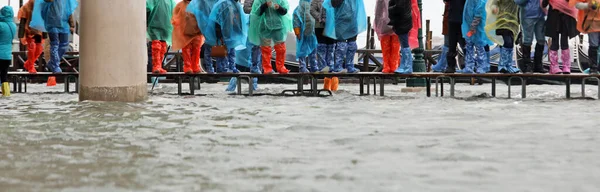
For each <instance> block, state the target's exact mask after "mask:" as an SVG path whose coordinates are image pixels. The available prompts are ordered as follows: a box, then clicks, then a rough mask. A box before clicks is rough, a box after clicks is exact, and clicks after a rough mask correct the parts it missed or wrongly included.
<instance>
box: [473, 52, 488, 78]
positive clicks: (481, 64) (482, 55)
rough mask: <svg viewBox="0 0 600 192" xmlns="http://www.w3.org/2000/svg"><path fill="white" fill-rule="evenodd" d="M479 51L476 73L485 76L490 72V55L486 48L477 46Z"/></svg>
mask: <svg viewBox="0 0 600 192" xmlns="http://www.w3.org/2000/svg"><path fill="white" fill-rule="evenodd" d="M475 49H476V51H477V57H476V58H475V62H476V63H477V70H476V72H477V73H479V74H484V73H487V72H489V71H490V70H489V69H490V62H489V60H490V59H489V57H488V55H489V53H488V52H486V51H485V48H483V47H482V46H475Z"/></svg>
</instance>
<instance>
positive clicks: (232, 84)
mask: <svg viewBox="0 0 600 192" xmlns="http://www.w3.org/2000/svg"><path fill="white" fill-rule="evenodd" d="M235 88H237V78H235V77H232V78H231V79H229V85H227V88H226V89H225V92H234V91H235Z"/></svg>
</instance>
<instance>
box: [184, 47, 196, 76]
mask: <svg viewBox="0 0 600 192" xmlns="http://www.w3.org/2000/svg"><path fill="white" fill-rule="evenodd" d="M192 46H193V45H192V44H191V43H190V44H188V45H186V46H185V47H184V48H183V49H181V52H182V54H181V55H182V56H183V73H185V74H192V73H194V70H193V69H192V60H193V58H192V49H193V48H192Z"/></svg>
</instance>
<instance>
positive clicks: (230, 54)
mask: <svg viewBox="0 0 600 192" xmlns="http://www.w3.org/2000/svg"><path fill="white" fill-rule="evenodd" d="M227 64H228V68H227V72H228V73H240V70H238V69H237V67H236V64H235V49H229V50H227Z"/></svg>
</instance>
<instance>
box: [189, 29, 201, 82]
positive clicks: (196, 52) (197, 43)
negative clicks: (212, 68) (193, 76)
mask: <svg viewBox="0 0 600 192" xmlns="http://www.w3.org/2000/svg"><path fill="white" fill-rule="evenodd" d="M190 44H192V49H191V53H192V72H194V73H201V72H202V68H201V67H200V52H201V51H200V49H201V48H202V45H201V44H202V38H201V37H198V38H196V39H194V40H192V42H191V43H190Z"/></svg>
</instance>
